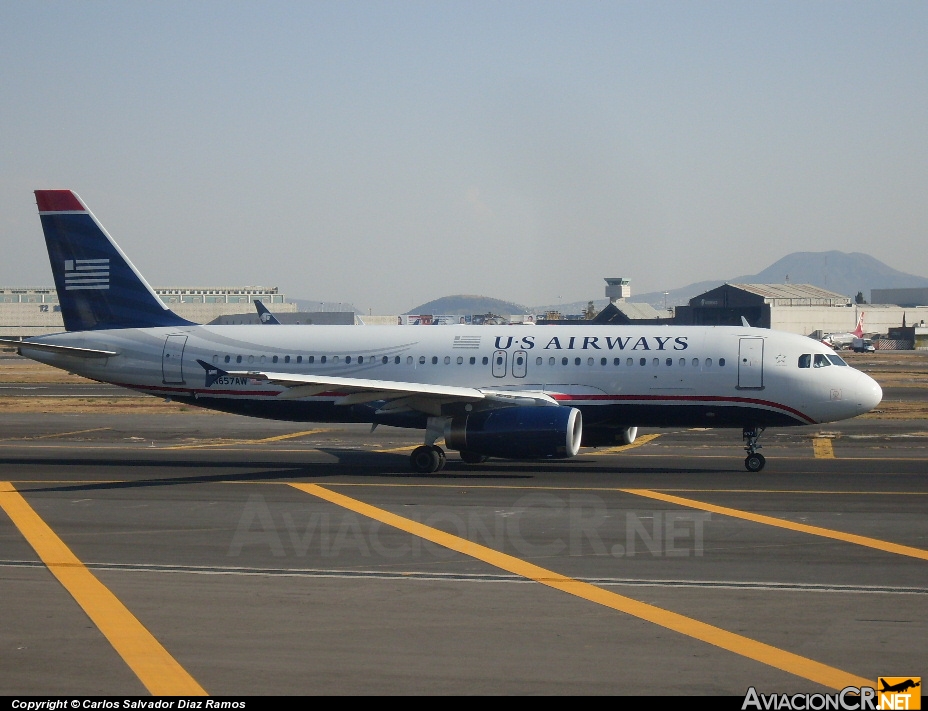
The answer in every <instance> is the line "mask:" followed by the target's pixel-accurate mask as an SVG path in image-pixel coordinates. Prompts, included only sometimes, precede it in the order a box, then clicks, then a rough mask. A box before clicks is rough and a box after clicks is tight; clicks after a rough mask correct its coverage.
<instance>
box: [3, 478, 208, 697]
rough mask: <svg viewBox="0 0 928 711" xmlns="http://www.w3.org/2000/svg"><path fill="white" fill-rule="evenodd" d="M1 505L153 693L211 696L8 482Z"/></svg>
mask: <svg viewBox="0 0 928 711" xmlns="http://www.w3.org/2000/svg"><path fill="white" fill-rule="evenodd" d="M0 508H2V509H3V510H4V511H5V512H6V514H7V516H9V517H10V519H12V521H13V523H14V524H15V525H16V527H17V528H18V529H19V530H20V532H21V533H22V534H23V536H24V537H25V538H26V540H27V541H28V542H29V545H31V546H32V547H33V548H34V549H35V552H36V553H37V554H38V555H39V558H41V560H42V562H43V563H44V564H45V565H46V566H47V567H48V569H49V571H51V573H52V574H53V575H54V576H55V577H56V578H57V579H58V582H60V583H61V584H62V585H63V586H64V588H65V590H67V591H68V592H69V593H70V594H71V596H72V597H73V598H74V599H75V600H76V601H77V604H78V605H80V606H81V607H82V608H83V610H84V612H86V613H87V616H88V617H90V619H91V620H92V621H93V623H94V624H95V625H96V626H97V628H98V629H99V630H100V631H101V632H102V633H103V635H104V636H105V637H106V638H107V640H109V643H110V644H111V645H113V649H115V650H116V652H117V653H118V654H119V656H121V657H122V658H123V660H124V661H125V662H126V664H127V665H128V666H129V668H130V669H131V670H132V671H133V672H134V673H135V675H136V676H137V677H138V678H139V681H141V682H142V684H144V685H145V688H146V689H148V691H149V692H150V693H152V694H153V695H155V696H193V695H197V696H205V695H206V691H205V690H204V689H203V687H202V686H200V685H199V684H198V683H197V682H196V681H195V680H194V678H193V677H192V676H190V674H188V673H187V671H186V670H185V669H184V668H183V667H182V666H181V665H180V664H178V662H177V661H176V660H175V659H174V657H172V656H171V655H170V653H168V651H167V650H166V649H165V648H164V647H163V646H162V645H161V643H160V642H159V641H158V640H157V639H155V637H154V635H152V633H151V632H149V631H148V630H147V629H146V628H145V626H144V625H143V624H142V623H141V622H139V620H138V619H137V618H136V617H135V615H133V614H132V613H131V612H129V610H128V609H127V608H126V606H125V605H123V604H122V602H120V601H119V599H118V598H117V597H116V596H115V595H113V593H112V592H110V590H109V588H107V587H106V586H105V585H104V584H103V583H101V582H100V581H99V580H98V579H97V578H96V576H94V574H93V573H91V572H90V571H89V570H88V569H87V567H86V566H85V565H84V564H83V563H82V562H81V561H80V560H78V558H77V556H75V555H74V553H72V552H71V549H70V548H68V547H67V546H66V545H65V543H64V541H62V540H61V539H60V538H59V537H58V536H57V535H56V534H55V532H54V531H52V529H51V528H50V527H49V526H48V524H46V523H45V521H43V520H42V519H41V518H40V517H39V515H38V514H37V513H36V512H35V511H34V510H33V509H32V507H31V506H29V504H28V503H27V502H26V500H25V499H24V498H23V497H22V495H21V494H20V493H19V492H18V491H16V489H15V488H14V487H13V485H12V484H10V483H9V482H5V481H3V482H0Z"/></svg>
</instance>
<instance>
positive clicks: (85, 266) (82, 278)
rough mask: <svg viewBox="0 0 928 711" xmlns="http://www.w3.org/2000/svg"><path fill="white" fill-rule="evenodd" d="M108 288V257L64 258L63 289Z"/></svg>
mask: <svg viewBox="0 0 928 711" xmlns="http://www.w3.org/2000/svg"><path fill="white" fill-rule="evenodd" d="M109 288H110V260H109V259H66V260H65V261H64V289H65V291H82V290H85V289H109Z"/></svg>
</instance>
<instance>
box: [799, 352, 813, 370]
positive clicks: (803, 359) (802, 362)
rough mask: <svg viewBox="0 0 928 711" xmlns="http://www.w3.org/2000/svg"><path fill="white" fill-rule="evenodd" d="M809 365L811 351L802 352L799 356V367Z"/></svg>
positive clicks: (810, 362)
mask: <svg viewBox="0 0 928 711" xmlns="http://www.w3.org/2000/svg"><path fill="white" fill-rule="evenodd" d="M811 365H812V354H811V353H803V354H802V355H801V356H799V367H800V368H808V367H810V366H811Z"/></svg>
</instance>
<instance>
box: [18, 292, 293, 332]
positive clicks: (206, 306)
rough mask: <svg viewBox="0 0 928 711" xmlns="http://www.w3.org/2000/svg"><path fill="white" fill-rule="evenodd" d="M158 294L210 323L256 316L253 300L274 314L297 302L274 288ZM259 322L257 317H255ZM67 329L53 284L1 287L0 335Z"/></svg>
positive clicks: (183, 311)
mask: <svg viewBox="0 0 928 711" xmlns="http://www.w3.org/2000/svg"><path fill="white" fill-rule="evenodd" d="M155 293H156V294H157V295H158V296H159V297H160V298H161V300H162V301H163V302H164V303H165V304H167V305H168V306H169V307H170V309H171V310H172V311H174V312H175V313H176V314H177V315H178V316H181V317H183V318H185V319H188V320H190V321H194V322H195V323H211V322H213V321H216V319H219V318H221V317H227V316H231V315H234V314H252V313H254V314H255V316H256V317H257V312H256V311H255V308H254V306H253V305H252V302H253V301H255V300H256V299H257V300H259V301H261V302H263V303H264V304H265V305H266V306H267V307H268V309H269V310H270V311H272V312H274V313H275V314H278V313H281V314H291V313H295V312H296V310H297V306H296V304H291V303H288V302H287V299H286V297H285V295H284V294H281V293H280V291H279V289H278V288H277V287H276V286H275V287H260V286H243V287H168V288H156V289H155ZM255 323H257V318H255ZM63 330H64V321H63V320H62V318H61V306H60V305H59V302H58V292H57V291H55V289H53V288H50V287H0V337H2V338H25V337H27V336H40V335H42V334H46V333H58V332H60V331H63Z"/></svg>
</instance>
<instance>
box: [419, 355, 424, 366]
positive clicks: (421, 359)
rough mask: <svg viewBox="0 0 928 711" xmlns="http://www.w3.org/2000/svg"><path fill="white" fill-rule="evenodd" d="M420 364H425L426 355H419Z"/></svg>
mask: <svg viewBox="0 0 928 711" xmlns="http://www.w3.org/2000/svg"><path fill="white" fill-rule="evenodd" d="M419 365H425V356H419Z"/></svg>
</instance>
